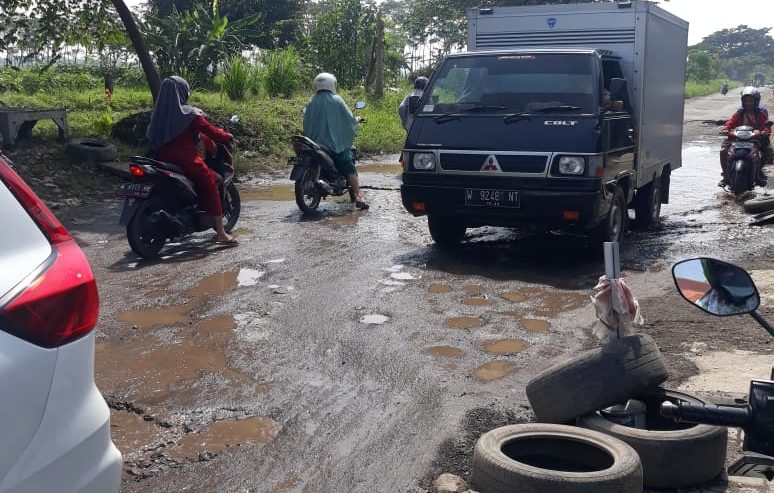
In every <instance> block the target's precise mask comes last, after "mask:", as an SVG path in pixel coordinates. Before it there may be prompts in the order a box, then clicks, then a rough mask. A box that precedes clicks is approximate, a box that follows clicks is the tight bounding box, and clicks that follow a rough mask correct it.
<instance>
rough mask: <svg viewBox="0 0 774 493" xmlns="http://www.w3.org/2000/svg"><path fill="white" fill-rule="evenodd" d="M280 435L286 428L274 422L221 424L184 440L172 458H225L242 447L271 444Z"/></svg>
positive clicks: (249, 419) (216, 424)
mask: <svg viewBox="0 0 774 493" xmlns="http://www.w3.org/2000/svg"><path fill="white" fill-rule="evenodd" d="M280 431H282V426H280V425H279V424H278V423H277V422H276V421H274V420H273V419H271V418H248V419H243V420H239V421H219V422H217V423H212V424H211V425H209V426H207V427H206V428H205V429H204V430H203V431H201V432H198V433H192V434H190V435H186V436H185V437H183V439H182V440H180V442H178V444H177V445H175V446H174V447H172V448H170V449H169V455H170V456H171V457H173V458H175V459H178V460H182V459H196V458H197V457H198V456H199V454H200V453H210V454H221V453H223V452H225V451H227V450H228V449H231V448H235V447H239V446H241V445H248V444H266V443H269V442H271V441H273V440H274V439H275V438H277V435H279V433H280Z"/></svg>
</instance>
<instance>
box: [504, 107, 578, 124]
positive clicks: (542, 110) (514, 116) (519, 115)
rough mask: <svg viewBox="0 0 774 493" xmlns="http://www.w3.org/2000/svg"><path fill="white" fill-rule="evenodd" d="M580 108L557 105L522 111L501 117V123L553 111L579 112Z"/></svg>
mask: <svg viewBox="0 0 774 493" xmlns="http://www.w3.org/2000/svg"><path fill="white" fill-rule="evenodd" d="M581 109H583V108H581V107H580V106H570V105H568V104H557V105H555V106H544V107H542V108H535V109H534V110H529V111H522V112H519V113H514V114H512V115H508V116H505V117H503V122H505V123H511V122H514V121H517V120H520V119H522V118H524V117H529V115H532V114H534V113H552V112H554V111H578V110H581Z"/></svg>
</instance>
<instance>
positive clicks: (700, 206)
mask: <svg viewBox="0 0 774 493" xmlns="http://www.w3.org/2000/svg"><path fill="white" fill-rule="evenodd" d="M766 97H767V98H769V101H771V93H770V91H769V92H768V93H767V95H766ZM736 106H737V103H736V98H735V96H733V95H732V94H729V96H727V97H725V98H723V97H721V96H719V95H717V96H713V97H709V98H704V99H700V100H694V101H690V102H689V103H688V107H687V112H686V120H687V121H688V123H686V126H685V132H686V133H685V139H684V141H685V147H684V159H685V162H684V167H683V169H681V170H678V171H676V172H675V173H674V174H673V185H672V196H673V200H672V201H671V203H670V204H669V205H667V206H665V207H664V211H663V215H664V221H663V224H662V226H661V227H659V228H657V229H653V230H649V231H634V232H632V234H631V235H630V236H629V238H628V240H627V242H626V244H625V245H624V247H623V251H622V257H623V263H624V268H625V269H626V271H627V274H628V275H629V277H630V283H631V285H632V286H633V288H634V290H635V294H636V295H638V296H639V297H640V298H641V302H642V304H643V308H644V311H645V316H646V320H648V325H646V328H645V329H643V330H644V331H648V330H649V331H651V332H652V333H653V334H654V335H655V336H656V337H657V340H658V341H659V343H661V344H663V347H662V349H664V352H665V354H666V355H667V357H668V358H669V361H670V363H671V364H672V365H673V369H674V374H673V378H672V382H673V383H674V384H680V383H681V382H684V381H686V379H688V378H690V377H691V376H693V375H696V374H698V372H699V370H698V366H697V364H696V362H695V361H694V360H692V359H690V358H689V356H690V351H689V349H686V347H687V346H686V344H688V345H690V344H692V343H694V342H696V341H708V342H709V343H710V344H711V343H712V342H713V341H725V340H724V339H723V337H720V338H719V339H718V333H719V331H721V328H720V326H718V325H715V326H712V325H708V326H707V327H715V328H714V329H712V330H715V331H716V332H712V331H710V329H706V330H704V331H702V330H700V329H695V330H692V331H682V330H681V329H682V328H683V323H684V322H685V321H686V320H688V319H691V320H694V321H693V322H691V323H692V324H693V325H692V327H696V324H698V323H704V322H707V323H710V322H709V321H708V320H707V319H706V317H703V316H701V315H690V314H687V312H688V311H689V310H690V307H687V306H683V305H680V303H681V302H680V301H679V300H678V299H677V297H676V296H675V295H674V294H671V293H672V291H673V288H672V285H671V278H670V275H669V269H668V268H667V267H668V266H669V265H670V264H671V263H672V262H673V261H675V260H677V259H679V258H683V257H686V256H692V255H693V256H696V255H700V254H704V253H707V252H711V253H716V254H717V253H718V252H720V256H721V257H723V258H728V259H732V260H739V261H741V262H743V263H745V265H749V266H750V268H759V269H764V268H766V264H767V263H770V261H771V258H770V257H771V256H774V251H772V249H771V248H770V247H769V246H768V245H769V244H770V240H769V239H768V238H769V237H770V235H771V227H770V226H768V227H764V228H752V227H749V226H748V225H747V220H748V219H747V217H746V216H745V215H744V213H743V212H742V211H741V208H740V206H739V205H738V204H736V203H734V202H733V200H731V199H729V198H728V197H727V196H725V194H723V193H722V192H721V191H720V189H718V188H717V187H716V186H715V183H716V182H717V180H718V176H717V174H718V164H717V157H716V156H717V147H718V145H719V142H720V139H719V138H717V137H716V134H717V127H715V126H712V125H707V124H705V123H702V122H703V121H704V120H718V119H725V118H727V117H728V116H729V115H730V114H731V112H732V111H733V109H734V108H735V107H736ZM694 120H696V121H694ZM395 161H396V156H386V157H383V158H379V159H375V160H372V162H369V163H365V164H364V165H363V167H362V168H361V177H362V178H361V180H362V182H363V183H364V184H365V185H366V186H368V187H369V189H367V190H366V193H367V199H368V201H369V202H370V203H371V205H372V208H371V210H370V211H367V212H354V211H350V210H349V209H348V207H347V205H346V204H343V203H339V202H327V203H324V205H323V212H322V213H321V214H320V216H319V217H317V218H314V219H313V220H305V219H304V218H303V217H302V216H301V214H300V212H299V211H298V210H297V208H296V206H295V204H294V202H293V201H292V192H291V191H290V182H287V181H285V180H282V179H278V178H272V177H263V178H256V177H252V178H251V179H250V180H247V181H244V182H242V183H240V190H241V191H242V195H243V200H245V202H244V204H243V215H242V217H241V218H240V221H239V225H238V229H237V236H238V238H239V240H240V242H241V243H240V245H239V246H238V247H237V248H232V249H221V248H218V247H216V246H215V245H214V244H213V242H212V235H211V234H201V235H197V236H195V237H194V238H191V239H189V240H187V241H185V242H183V243H181V244H178V245H170V246H169V247H167V249H166V250H165V257H164V258H163V259H162V260H161V261H158V262H143V261H139V260H138V259H137V258H135V257H134V256H133V255H132V253H131V252H130V250H129V248H128V245H127V243H126V241H125V237H124V234H123V231H122V230H121V229H120V228H119V227H118V226H117V225H116V223H117V219H118V216H119V213H120V207H121V203H120V202H118V201H117V200H107V201H105V202H104V203H101V204H99V205H97V206H94V205H90V206H84V207H77V208H71V209H68V210H65V211H63V212H62V213H61V214H60V215H61V216H62V217H64V219H65V222H66V225H67V226H68V228H69V229H71V230H72V231H73V233H74V234H75V235H76V236H77V239H78V241H79V242H80V243H81V245H83V247H84V250H85V252H86V254H87V255H88V257H89V259H90V261H91V263H92V266H93V268H94V270H95V273H96V275H97V278H98V282H99V285H100V294H101V299H102V314H101V319H100V324H99V326H98V330H99V333H98V335H99V339H98V346H97V352H96V380H97V383H98V385H99V387H100V389H101V390H102V392H103V393H104V395H105V396H106V398H107V400H108V401H109V404H110V405H111V408H112V409H113V425H112V426H113V436H114V440H115V442H116V443H117V445H118V447H119V448H120V449H121V451H122V452H123V454H124V458H125V474H124V487H123V491H125V492H135V491H136V492H157V491H158V492H162V491H192V492H193V491H195V492H279V491H287V492H339V491H341V492H345V491H346V492H396V491H422V490H420V489H418V487H419V486H422V485H427V484H428V479H429V478H432V477H433V476H434V475H436V474H438V473H441V472H457V473H460V474H465V473H466V471H467V469H466V468H467V467H468V464H469V459H470V457H469V453H470V446H471V444H472V442H473V441H474V440H475V439H476V438H477V436H478V435H479V434H480V433H481V432H483V431H486V430H488V429H490V428H492V427H494V426H497V425H500V424H506V423H513V422H520V421H527V420H529V419H531V413H530V411H529V408H528V406H527V401H526V397H525V393H524V386H525V383H526V382H527V381H528V380H529V379H530V378H531V377H533V376H534V375H535V374H536V373H538V372H539V371H541V370H543V369H545V368H547V367H548V366H550V365H551V364H553V363H555V362H557V361H560V360H561V359H562V358H565V357H567V356H568V355H571V354H574V353H576V352H577V351H579V350H580V349H582V348H584V347H589V346H591V345H594V344H596V341H595V339H594V338H593V336H592V335H591V331H592V327H593V325H594V314H593V309H592V307H591V304H590V302H589V295H590V294H591V290H592V288H593V286H594V285H595V284H596V281H597V279H598V277H599V276H600V275H602V274H603V273H604V268H603V265H602V264H601V262H599V261H598V260H595V259H594V258H593V256H590V255H588V253H586V252H585V249H584V247H585V245H584V241H583V240H582V239H578V238H572V237H567V236H561V235H555V234H547V235H546V234H541V235H534V234H527V233H520V232H515V231H510V230H504V229H498V228H482V229H477V230H472V231H469V233H468V235H469V236H468V239H467V240H466V243H465V244H464V245H463V247H462V248H461V249H460V251H458V252H455V253H444V252H442V251H440V250H438V249H437V248H436V247H434V246H433V244H432V241H431V240H430V237H429V234H428V232H427V227H426V224H425V221H424V219H421V218H413V217H411V216H410V215H409V214H407V213H406V212H405V211H403V209H402V206H401V203H400V193H399V191H398V189H399V185H400V177H399V175H398V172H397V170H398V168H397V167H396V166H395V164H396V162H395ZM716 256H717V255H716ZM769 268H770V267H769ZM665 300H668V301H665ZM665 303H668V304H669V306H670V307H672V308H667V307H666V305H665ZM678 305H679V307H678ZM684 313H685V314H684ZM670 314H671V315H670ZM677 314H680V315H679V316H678V315H677ZM691 317H693V318H691ZM654 320H658V321H660V323H658V324H656V323H654ZM670 324H671V325H670ZM745 324H746V322H745ZM743 325H744V324H743ZM744 327H745V328H743V329H740V331H737V332H734V334H735V335H734V337H730V336H729V340H728V341H725V342H727V346H728V345H730V347H731V348H740V349H750V347H748V346H753V347H752V349H753V350H757V349H759V348H760V346H761V345H763V344H765V342H764V341H765V338H764V336H762V335H760V334H759V333H758V332H757V331H756V329H755V328H754V326H753V325H750V326H749V327H748V326H747V325H745V326H744ZM768 351H769V350H768V349H766V350H763V352H764V353H766V354H768Z"/></svg>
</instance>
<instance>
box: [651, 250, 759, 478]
mask: <svg viewBox="0 0 774 493" xmlns="http://www.w3.org/2000/svg"><path fill="white" fill-rule="evenodd" d="M672 275H673V277H674V279H675V283H676V285H677V289H678V291H680V294H681V295H682V296H683V297H684V298H685V299H686V300H688V301H689V302H690V303H692V304H694V305H696V306H698V307H699V308H701V309H702V310H704V311H705V312H707V313H709V314H711V315H716V316H720V317H727V316H733V315H744V314H750V315H752V317H753V318H754V319H755V320H756V321H757V322H758V323H759V324H760V325H761V327H763V328H764V329H766V331H768V333H769V334H771V335H772V336H774V328H773V327H772V326H771V325H770V324H769V323H768V322H767V321H766V320H764V319H763V317H762V316H761V315H760V314H759V313H758V311H757V310H758V307H759V305H760V295H759V294H758V289H757V288H756V287H755V283H754V282H753V280H752V278H751V277H750V275H749V274H748V273H747V272H746V271H744V270H743V269H741V268H739V267H737V266H735V265H732V264H728V263H725V262H721V261H719V260H715V259H710V258H699V259H692V260H686V261H684V262H680V263H678V264H676V265H675V266H674V268H673V269H672ZM661 415H662V416H664V417H666V418H672V419H674V420H675V421H678V422H681V421H682V422H687V423H704V424H709V425H716V426H730V427H737V428H742V429H743V430H744V445H743V450H744V455H743V457H742V458H741V459H739V460H738V461H737V462H736V463H735V464H733V465H732V466H731V467H729V468H728V475H729V476H749V477H764V478H766V479H767V480H769V481H771V480H772V479H774V369H772V374H771V380H753V381H752V382H751V383H750V394H749V397H748V402H747V403H746V404H743V405H738V406H727V405H713V404H694V403H690V402H685V401H680V402H677V403H673V402H664V403H663V404H662V405H661Z"/></svg>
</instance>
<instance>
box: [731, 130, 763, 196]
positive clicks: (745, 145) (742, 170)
mask: <svg viewBox="0 0 774 493" xmlns="http://www.w3.org/2000/svg"><path fill="white" fill-rule="evenodd" d="M728 137H729V138H730V139H731V140H732V142H731V147H729V149H728V162H727V164H726V177H725V181H726V188H727V189H728V190H729V191H730V192H731V193H733V194H734V196H735V197H736V198H737V199H739V198H741V197H742V196H744V195H745V194H746V193H747V192H751V191H752V190H753V188H755V180H756V178H757V170H756V169H755V166H754V165H753V156H754V155H755V154H756V153H757V154H760V152H761V142H760V139H761V138H760V137H759V136H756V134H755V132H754V129H753V128H752V127H744V126H743V127H736V128H735V129H733V130H731V131H730V132H729V133H728Z"/></svg>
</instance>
